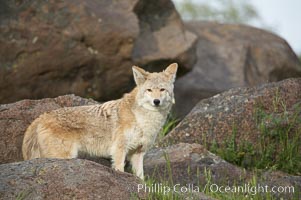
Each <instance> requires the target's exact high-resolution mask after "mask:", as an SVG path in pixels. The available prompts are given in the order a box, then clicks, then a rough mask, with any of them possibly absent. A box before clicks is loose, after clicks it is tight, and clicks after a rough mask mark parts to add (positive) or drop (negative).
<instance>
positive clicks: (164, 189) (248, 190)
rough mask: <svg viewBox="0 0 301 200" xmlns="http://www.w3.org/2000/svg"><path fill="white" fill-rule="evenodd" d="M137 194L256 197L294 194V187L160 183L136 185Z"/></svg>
mask: <svg viewBox="0 0 301 200" xmlns="http://www.w3.org/2000/svg"><path fill="white" fill-rule="evenodd" d="M137 189H138V192H148V193H162V194H164V195H166V194H168V193H169V192H175V193H194V192H205V191H208V190H209V191H210V192H213V193H243V194H250V195H256V194H259V193H294V192H295V188H294V186H269V185H261V184H257V185H251V184H243V185H239V186H237V185H235V186H229V185H218V184H206V185H204V186H203V187H201V186H197V185H194V184H187V185H181V184H175V185H174V186H172V187H171V186H166V185H163V184H162V183H156V184H152V185H146V184H138V188H137Z"/></svg>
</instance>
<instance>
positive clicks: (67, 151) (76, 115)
mask: <svg viewBox="0 0 301 200" xmlns="http://www.w3.org/2000/svg"><path fill="white" fill-rule="evenodd" d="M177 68H178V65H177V64H176V63H173V64H171V65H169V66H168V67H167V68H166V69H165V70H164V71H163V72H159V73H149V72H147V71H145V70H143V69H141V68H139V67H137V66H133V68H132V70H133V75H134V80H135V83H136V85H137V86H136V87H135V88H134V89H133V90H132V91H131V92H130V93H127V94H125V95H124V96H123V97H122V98H121V99H117V100H113V101H108V102H106V103H103V104H96V105H89V106H77V107H68V108H60V109H57V110H53V111H50V112H47V113H44V114H42V115H40V116H39V117H38V118H37V119H35V120H34V121H33V122H32V123H31V125H30V126H29V127H28V128H27V130H26V132H25V136H24V140H23V146H22V152H23V157H24V159H25V160H28V159H33V158H63V159H69V158H76V157H77V155H78V152H86V153H88V154H90V155H94V156H100V157H106V158H112V166H113V168H115V169H116V170H119V171H124V164H125V160H126V159H128V160H129V161H130V163H131V165H132V169H133V172H134V173H135V174H136V175H137V176H138V177H140V178H141V179H143V178H144V175H143V156H144V154H145V153H146V151H147V150H149V149H150V148H151V146H152V145H153V143H154V141H155V139H156V136H157V134H158V133H159V131H160V130H161V128H162V126H163V124H164V123H165V120H166V118H167V115H168V113H169V112H170V109H171V106H172V104H174V103H175V100H174V92H173V89H174V81H175V78H176V72H177Z"/></svg>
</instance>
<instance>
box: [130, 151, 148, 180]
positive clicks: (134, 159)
mask: <svg viewBox="0 0 301 200" xmlns="http://www.w3.org/2000/svg"><path fill="white" fill-rule="evenodd" d="M144 154H145V152H140V151H138V152H135V153H134V154H133V155H132V156H131V158H130V162H131V164H132V170H133V172H134V173H135V174H136V176H138V177H139V178H141V179H142V180H143V179H144V174H143V157H144Z"/></svg>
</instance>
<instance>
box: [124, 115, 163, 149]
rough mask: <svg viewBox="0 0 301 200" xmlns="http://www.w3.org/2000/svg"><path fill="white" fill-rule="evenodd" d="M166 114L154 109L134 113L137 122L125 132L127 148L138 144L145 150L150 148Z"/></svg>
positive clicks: (135, 146)
mask: <svg viewBox="0 0 301 200" xmlns="http://www.w3.org/2000/svg"><path fill="white" fill-rule="evenodd" d="M166 116H167V114H165V113H163V114H162V113H160V112H154V111H147V112H137V113H135V118H136V121H137V123H136V124H135V125H134V126H133V127H132V128H131V130H128V131H127V133H126V135H127V141H128V147H129V149H135V148H137V147H138V146H140V145H142V149H143V150H145V151H146V150H148V149H149V148H151V146H152V145H153V144H154V142H155V140H156V137H157V135H158V133H159V132H160V131H161V129H162V127H163V125H164V123H165V120H166Z"/></svg>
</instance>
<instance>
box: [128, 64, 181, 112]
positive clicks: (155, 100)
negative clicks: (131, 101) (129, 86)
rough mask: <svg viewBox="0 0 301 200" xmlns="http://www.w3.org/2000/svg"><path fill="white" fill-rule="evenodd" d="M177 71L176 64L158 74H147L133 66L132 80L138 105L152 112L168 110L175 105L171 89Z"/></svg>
mask: <svg viewBox="0 0 301 200" xmlns="http://www.w3.org/2000/svg"><path fill="white" fill-rule="evenodd" d="M177 69H178V64H176V63H173V64H171V65H169V66H168V67H167V68H166V69H165V70H164V71H163V72H159V73H156V72H155V73H149V72H147V71H145V70H143V69H141V68H139V67H137V66H133V74H134V79H135V82H136V84H137V87H138V93H137V101H138V105H139V106H142V107H144V108H146V109H148V110H154V111H155V110H163V109H166V108H170V106H171V105H172V104H173V103H175V100H174V92H173V89H174V81H175V78H176V73H177Z"/></svg>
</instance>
